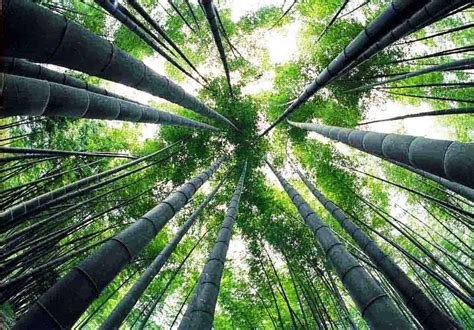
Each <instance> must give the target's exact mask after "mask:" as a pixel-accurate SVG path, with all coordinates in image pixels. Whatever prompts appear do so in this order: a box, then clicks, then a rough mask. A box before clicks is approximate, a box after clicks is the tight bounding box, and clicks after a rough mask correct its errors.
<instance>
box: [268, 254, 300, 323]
mask: <svg viewBox="0 0 474 330" xmlns="http://www.w3.org/2000/svg"><path fill="white" fill-rule="evenodd" d="M263 250H264V251H265V254H266V255H267V258H268V261H270V266H271V269H272V271H273V275H275V279H276V282H277V284H278V288H279V289H280V290H279V292H280V295H281V297H282V298H283V301H284V302H285V304H286V307H287V308H288V314H290V318H291V323H292V324H293V327H294V328H295V329H297V328H298V324H297V323H296V321H297V320H298V323H300V325H301V326H303V324H302V323H301V321H300V320H299V318H298V316H297V315H296V313H295V312H294V310H293V308H292V307H291V304H290V301H289V300H288V296H287V295H286V292H285V288H284V287H283V284H282V283H281V280H280V276H278V272H277V270H276V268H275V265H274V264H273V261H272V259H271V257H270V254H269V253H268V251H267V250H266V249H265V247H264V246H263Z"/></svg>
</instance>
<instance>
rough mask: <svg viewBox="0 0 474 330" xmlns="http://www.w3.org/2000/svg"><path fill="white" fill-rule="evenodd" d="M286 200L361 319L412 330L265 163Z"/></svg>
mask: <svg viewBox="0 0 474 330" xmlns="http://www.w3.org/2000/svg"><path fill="white" fill-rule="evenodd" d="M266 163H267V165H268V166H269V167H270V169H271V170H272V172H273V173H274V174H275V175H276V177H277V178H278V181H279V182H280V184H281V185H282V187H283V188H284V189H285V191H286V193H287V194H288V197H290V199H291V201H292V202H293V204H294V205H295V207H296V208H297V209H298V212H299V213H300V215H301V217H302V218H303V220H304V222H305V224H306V225H307V226H308V227H310V229H311V230H312V231H313V233H314V236H315V237H316V239H317V241H318V243H319V245H320V246H321V248H322V249H323V251H324V253H325V255H326V257H327V258H328V260H329V262H330V263H331V264H332V265H333V266H334V268H335V269H336V272H337V274H338V276H339V278H340V279H341V281H342V283H343V284H344V286H345V287H346V289H347V291H348V292H349V294H350V295H351V297H352V299H353V300H354V302H355V303H356V305H357V307H358V308H359V310H360V312H361V314H362V317H363V318H364V319H365V320H366V321H367V322H368V324H369V326H370V327H372V328H374V329H388V328H394V329H412V328H413V326H412V325H411V324H410V323H409V322H408V321H407V320H406V318H405V317H404V316H403V315H402V314H401V312H400V311H399V310H398V308H397V307H396V306H395V304H394V303H393V301H392V300H391V299H390V298H389V296H388V295H387V293H385V292H384V290H383V289H382V288H381V287H380V286H379V284H378V283H377V282H376V281H375V280H374V279H373V278H372V277H371V276H370V275H369V274H368V273H367V272H366V271H365V269H364V268H363V267H362V266H360V265H359V263H358V262H357V261H356V259H355V258H354V257H352V256H351V255H350V254H349V253H348V252H347V250H346V248H345V247H344V245H343V244H342V243H341V242H340V241H339V239H338V238H337V237H336V236H335V235H334V234H333V232H332V231H331V229H330V228H329V227H328V226H327V225H325V224H324V223H323V222H322V220H321V219H320V218H319V217H318V216H317V215H316V214H315V213H314V211H313V210H312V209H311V207H310V206H309V205H308V204H307V203H306V202H305V201H304V200H303V198H301V196H300V195H299V194H298V192H297V191H296V190H295V189H294V188H293V187H292V186H291V185H290V184H289V183H288V182H287V181H286V180H285V179H284V178H283V177H282V176H281V174H280V173H278V172H277V171H276V170H275V168H273V166H272V165H271V164H270V163H269V162H268V161H267V162H266Z"/></svg>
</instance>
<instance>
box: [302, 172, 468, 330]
mask: <svg viewBox="0 0 474 330" xmlns="http://www.w3.org/2000/svg"><path fill="white" fill-rule="evenodd" d="M296 173H298V175H299V177H300V178H301V180H302V181H303V182H304V183H305V185H306V186H307V187H308V189H309V190H310V191H311V193H312V194H313V195H314V197H316V198H317V199H318V201H319V202H320V203H321V204H322V205H323V206H324V207H325V208H326V210H327V211H328V212H329V213H331V215H332V216H333V217H334V218H335V219H336V220H337V222H339V224H340V225H341V227H342V228H343V229H344V230H345V231H346V232H347V233H348V234H349V235H350V236H351V237H352V238H353V239H354V241H355V242H356V243H357V245H358V246H359V247H360V248H361V249H362V251H363V252H364V253H365V254H366V255H367V256H368V257H369V258H370V260H371V261H372V262H373V263H374V264H375V265H376V266H377V268H378V270H380V271H381V272H382V274H384V275H385V276H386V277H387V279H388V281H390V284H392V285H393V287H394V288H395V289H396V290H397V291H398V292H399V293H400V295H401V297H402V298H403V300H404V302H405V305H406V306H407V307H408V309H409V310H410V311H411V312H412V313H413V315H414V316H415V317H416V319H417V320H418V321H419V322H420V324H422V325H423V326H424V327H426V328H427V329H440V330H441V329H457V328H460V327H459V325H457V324H456V322H455V321H454V320H452V319H450V318H449V317H448V316H447V315H445V314H444V313H443V312H442V311H441V310H440V309H439V308H438V307H437V306H436V305H435V304H434V303H433V302H432V301H431V300H430V299H429V298H428V297H427V296H426V295H425V293H424V292H423V291H422V290H421V289H420V288H419V287H418V286H417V285H416V284H415V283H414V282H413V281H412V280H411V279H410V278H409V277H408V276H407V274H405V273H404V272H403V270H402V269H401V268H400V267H398V265H397V264H396V263H395V262H394V261H393V260H392V258H390V256H389V255H387V254H385V253H384V252H383V251H382V250H381V249H380V247H379V246H378V245H377V244H376V243H375V242H374V241H373V240H372V239H371V238H370V237H369V236H368V235H367V234H366V233H365V232H364V231H362V230H361V229H360V228H359V227H357V226H356V225H355V224H354V223H353V222H352V221H351V220H350V219H349V217H348V216H347V215H346V214H345V213H344V212H343V211H342V210H341V209H340V208H338V207H337V206H336V205H335V204H334V203H332V202H331V201H330V200H328V199H326V197H325V196H324V195H323V194H322V193H321V192H320V191H319V190H318V189H317V188H316V187H315V186H314V184H313V183H312V182H310V181H309V180H308V179H307V178H306V177H305V176H304V175H303V174H302V173H301V172H300V171H299V170H298V169H296Z"/></svg>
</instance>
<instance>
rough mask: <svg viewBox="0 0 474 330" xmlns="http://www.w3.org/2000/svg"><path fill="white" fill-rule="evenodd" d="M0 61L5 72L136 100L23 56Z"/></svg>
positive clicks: (0, 66) (0, 68) (1, 58)
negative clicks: (32, 61) (25, 58)
mask: <svg viewBox="0 0 474 330" xmlns="http://www.w3.org/2000/svg"><path fill="white" fill-rule="evenodd" d="M0 63H1V65H0V70H1V72H4V73H8V74H13V75H16V76H22V77H28V78H34V79H41V80H47V81H50V82H54V83H57V84H62V85H67V86H71V87H75V88H80V89H85V90H87V91H90V92H93V93H97V94H100V95H106V96H111V97H115V98H117V99H121V100H124V101H129V102H135V101H132V100H129V99H127V98H125V97H122V96H120V95H118V94H115V93H111V92H109V91H107V90H106V89H103V88H100V87H97V86H95V85H91V84H89V83H86V82H85V81H82V80H81V79H76V78H73V77H71V76H70V75H67V74H65V73H61V72H58V71H54V70H51V69H48V68H46V67H44V66H42V65H38V64H35V63H31V62H30V61H27V60H24V59H21V58H13V57H0Z"/></svg>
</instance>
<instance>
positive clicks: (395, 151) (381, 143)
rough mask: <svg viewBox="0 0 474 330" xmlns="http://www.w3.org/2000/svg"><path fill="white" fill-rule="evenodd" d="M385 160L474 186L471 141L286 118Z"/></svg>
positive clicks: (297, 125)
mask: <svg viewBox="0 0 474 330" xmlns="http://www.w3.org/2000/svg"><path fill="white" fill-rule="evenodd" d="M288 123H289V124H290V125H291V126H293V127H298V128H302V129H306V130H309V131H314V132H317V133H319V134H321V135H322V136H325V137H327V138H329V139H332V140H336V141H339V142H342V143H345V144H348V145H350V146H352V147H354V148H356V149H359V150H361V151H365V152H368V153H370V154H372V155H374V156H377V157H380V158H382V159H386V160H388V161H397V162H399V163H402V164H406V165H409V166H411V167H413V168H416V169H419V170H422V171H426V172H428V173H431V174H434V175H436V176H439V177H442V178H444V179H447V180H449V181H453V182H455V183H458V184H461V185H464V186H467V187H469V188H474V176H473V175H472V173H474V144H473V143H461V142H456V141H447V140H434V139H427V138H424V137H417V136H411V135H400V134H385V133H375V132H370V131H360V130H355V129H349V128H341V127H336V126H326V125H319V124H314V123H297V122H292V121H288Z"/></svg>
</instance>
